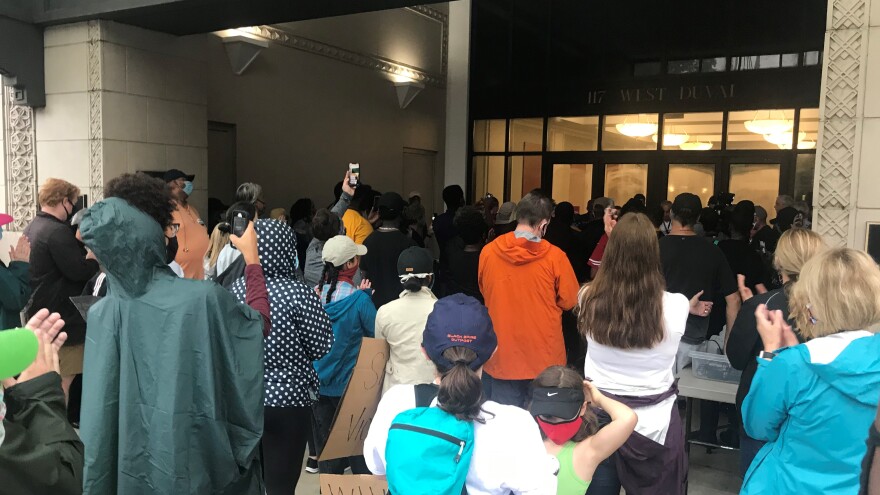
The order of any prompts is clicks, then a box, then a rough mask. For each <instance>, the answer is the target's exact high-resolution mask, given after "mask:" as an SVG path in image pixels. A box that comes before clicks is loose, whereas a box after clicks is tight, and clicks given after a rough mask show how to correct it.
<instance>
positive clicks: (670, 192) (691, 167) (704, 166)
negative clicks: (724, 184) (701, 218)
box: [666, 163, 715, 205]
mask: <svg viewBox="0 0 880 495" xmlns="http://www.w3.org/2000/svg"><path fill="white" fill-rule="evenodd" d="M714 191H715V164H714V163H670V164H669V172H668V174H667V182H666V199H667V200H669V201H673V200H674V199H675V197H676V196H678V195H679V194H681V193H685V192H689V193H692V194H696V195H697V196H699V197H700V200H701V201H702V202H703V205H706V204H708V203H709V198H710V197H712V195H713V194H714Z"/></svg>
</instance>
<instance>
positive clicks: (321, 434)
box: [300, 396, 370, 474]
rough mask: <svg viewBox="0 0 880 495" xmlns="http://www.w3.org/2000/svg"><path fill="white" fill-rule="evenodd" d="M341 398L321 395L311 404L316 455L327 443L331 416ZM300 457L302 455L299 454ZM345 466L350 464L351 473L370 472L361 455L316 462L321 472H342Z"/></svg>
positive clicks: (331, 420)
mask: <svg viewBox="0 0 880 495" xmlns="http://www.w3.org/2000/svg"><path fill="white" fill-rule="evenodd" d="M341 400H342V398H341V397H326V396H321V397H320V398H319V399H318V402H315V403H314V404H312V420H313V421H314V422H313V428H314V433H315V449H316V450H317V451H318V456H320V455H321V452H323V450H324V445H326V444H327V437H329V436H330V427H331V426H333V416H334V415H335V414H336V408H338V407H339V401H341ZM300 458H302V455H300ZM345 466H351V472H352V474H370V470H369V469H368V468H367V462H366V461H365V460H364V456H362V455H358V456H352V457H347V458H346V457H343V458H341V459H333V460H331V461H319V462H318V470H319V471H320V472H321V473H322V474H343V473H344V472H345Z"/></svg>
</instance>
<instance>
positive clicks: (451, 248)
mask: <svg viewBox="0 0 880 495" xmlns="http://www.w3.org/2000/svg"><path fill="white" fill-rule="evenodd" d="M446 253H447V254H448V255H449V267H448V274H449V277H448V281H447V284H446V295H447V296H450V295H452V294H465V295H468V296H471V297H473V298H475V299H477V300H478V301H480V302H483V294H482V293H481V292H480V284H479V282H478V271H479V268H480V251H465V250H464V248H463V247H462V246H460V245H459V244H456V243H454V242H450V243H449V245H448V246H447V251H446Z"/></svg>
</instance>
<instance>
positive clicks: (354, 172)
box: [348, 163, 361, 188]
mask: <svg viewBox="0 0 880 495" xmlns="http://www.w3.org/2000/svg"><path fill="white" fill-rule="evenodd" d="M360 180H361V165H360V164H359V163H349V164H348V185H349V186H351V187H352V188H355V187H357V186H358V184H360Z"/></svg>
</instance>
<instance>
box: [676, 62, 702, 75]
mask: <svg viewBox="0 0 880 495" xmlns="http://www.w3.org/2000/svg"><path fill="white" fill-rule="evenodd" d="M668 72H669V73H670V74H693V73H694V72H700V61H699V60H672V61H670V62H669V66H668Z"/></svg>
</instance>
